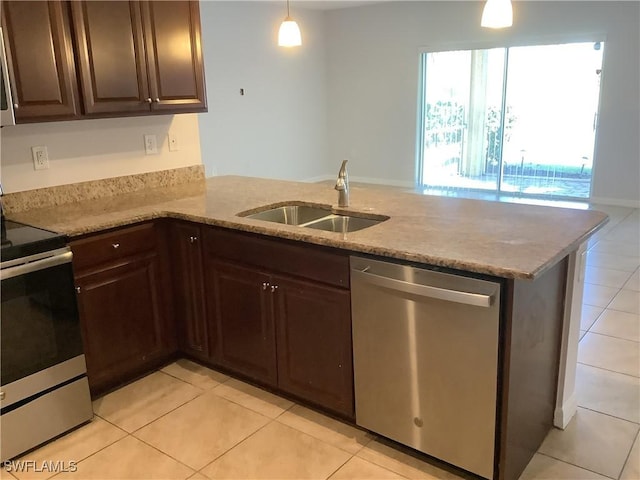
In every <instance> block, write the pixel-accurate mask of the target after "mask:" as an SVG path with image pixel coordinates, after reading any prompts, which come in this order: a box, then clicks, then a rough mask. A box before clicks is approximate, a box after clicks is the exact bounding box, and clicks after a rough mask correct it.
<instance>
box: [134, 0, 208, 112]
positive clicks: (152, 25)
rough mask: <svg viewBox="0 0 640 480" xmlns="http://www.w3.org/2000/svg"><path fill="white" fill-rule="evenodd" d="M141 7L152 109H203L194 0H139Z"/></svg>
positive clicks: (202, 80)
mask: <svg viewBox="0 0 640 480" xmlns="http://www.w3.org/2000/svg"><path fill="white" fill-rule="evenodd" d="M141 7H142V12H143V14H142V18H143V21H144V30H145V42H146V43H145V45H146V50H147V63H148V67H149V85H150V89H151V98H152V100H153V104H152V109H153V110H158V111H175V112H185V111H187V112H205V111H206V110H207V98H206V93H205V80H204V67H203V63H202V62H203V60H202V48H201V39H200V36H201V35H200V9H199V7H198V2H197V1H189V2H185V1H174V2H169V1H155V2H141ZM167 113H168V112H167Z"/></svg>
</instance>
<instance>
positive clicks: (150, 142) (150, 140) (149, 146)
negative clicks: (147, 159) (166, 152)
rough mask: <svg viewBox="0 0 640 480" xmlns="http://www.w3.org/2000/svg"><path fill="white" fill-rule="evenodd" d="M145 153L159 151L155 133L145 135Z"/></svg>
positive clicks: (150, 153) (153, 153)
mask: <svg viewBox="0 0 640 480" xmlns="http://www.w3.org/2000/svg"><path fill="white" fill-rule="evenodd" d="M144 153H146V154H147V155H156V154H157V153H158V140H157V139H156V136H155V135H145V136H144Z"/></svg>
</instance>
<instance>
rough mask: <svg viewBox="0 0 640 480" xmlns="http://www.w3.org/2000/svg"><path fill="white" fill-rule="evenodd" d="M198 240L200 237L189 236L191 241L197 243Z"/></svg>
mask: <svg viewBox="0 0 640 480" xmlns="http://www.w3.org/2000/svg"><path fill="white" fill-rule="evenodd" d="M197 241H198V237H189V243H195V242H197Z"/></svg>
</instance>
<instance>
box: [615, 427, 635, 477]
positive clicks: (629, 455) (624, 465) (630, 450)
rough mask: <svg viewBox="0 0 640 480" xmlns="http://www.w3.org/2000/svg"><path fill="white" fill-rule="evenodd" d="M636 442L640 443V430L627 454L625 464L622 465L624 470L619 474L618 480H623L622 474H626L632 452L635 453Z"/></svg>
mask: <svg viewBox="0 0 640 480" xmlns="http://www.w3.org/2000/svg"><path fill="white" fill-rule="evenodd" d="M636 442H640V430H639V431H638V432H637V433H636V438H634V439H633V442H631V448H630V449H629V453H627V458H625V460H624V463H623V464H622V469H621V470H620V473H619V474H618V479H617V480H620V479H621V478H622V474H623V473H624V469H625V468H626V466H627V463H628V462H629V457H631V452H632V451H633V446H634V445H635V443H636Z"/></svg>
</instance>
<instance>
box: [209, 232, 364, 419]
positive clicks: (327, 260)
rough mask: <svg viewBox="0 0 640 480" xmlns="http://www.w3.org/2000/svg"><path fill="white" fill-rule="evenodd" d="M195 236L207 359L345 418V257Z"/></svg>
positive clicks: (348, 383)
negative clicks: (200, 257)
mask: <svg viewBox="0 0 640 480" xmlns="http://www.w3.org/2000/svg"><path fill="white" fill-rule="evenodd" d="M203 238H204V244H203V247H204V255H205V271H206V272H207V273H206V277H205V284H206V288H205V290H206V297H207V299H208V300H210V301H209V302H208V305H207V306H208V323H209V328H210V332H215V333H214V334H213V335H212V336H211V337H210V341H211V342H212V345H213V344H215V345H216V347H215V348H214V349H213V350H214V351H215V354H214V355H213V356H212V361H213V362H214V363H217V364H219V365H221V366H223V367H225V368H227V369H229V370H230V371H233V372H237V373H239V374H241V375H244V376H246V377H249V378H251V379H253V380H255V381H257V382H260V383H262V384H264V385H267V386H270V387H275V388H277V389H278V390H281V391H283V392H286V393H289V394H292V395H295V396H296V397H299V398H301V399H303V400H307V401H308V402H311V403H313V404H315V405H317V406H320V407H323V408H325V409H328V410H331V411H333V412H334V413H337V414H339V415H342V416H344V417H348V418H353V415H354V406H353V365H352V353H351V309H350V295H349V290H348V289H347V286H348V257H347V256H346V254H343V255H341V254H339V253H335V252H333V251H329V250H328V249H324V248H318V247H314V246H312V245H305V246H304V247H299V246H298V245H292V244H291V243H289V242H287V241H283V240H271V239H266V238H261V237H258V236H256V235H250V234H243V233H235V232H230V231H224V230H221V229H215V228H210V229H207V230H206V231H205V232H204V235H203Z"/></svg>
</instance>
